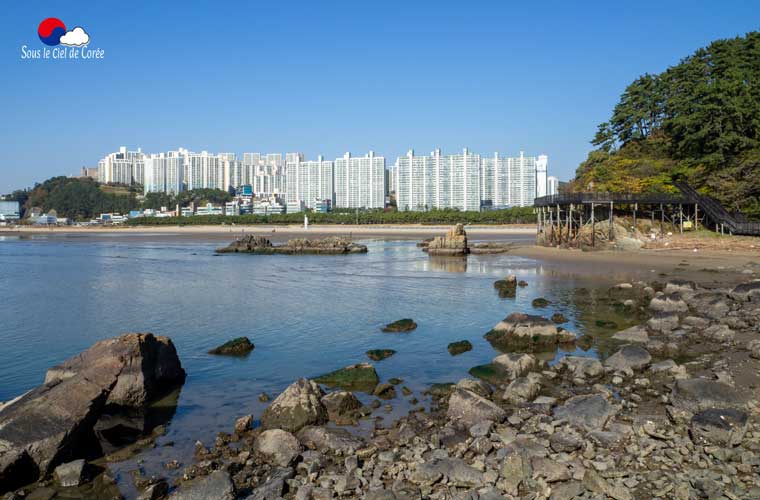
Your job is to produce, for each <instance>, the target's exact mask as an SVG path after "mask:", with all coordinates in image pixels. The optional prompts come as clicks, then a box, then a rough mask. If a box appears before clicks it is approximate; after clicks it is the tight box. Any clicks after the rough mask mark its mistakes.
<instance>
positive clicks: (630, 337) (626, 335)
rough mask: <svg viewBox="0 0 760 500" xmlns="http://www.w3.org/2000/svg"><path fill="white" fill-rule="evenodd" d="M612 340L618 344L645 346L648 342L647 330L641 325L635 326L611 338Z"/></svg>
mask: <svg viewBox="0 0 760 500" xmlns="http://www.w3.org/2000/svg"><path fill="white" fill-rule="evenodd" d="M612 340H617V341H620V342H631V343H638V344H646V343H647V342H649V334H648V333H647V329H646V327H645V326H643V325H636V326H632V327H630V328H626V329H625V330H621V331H619V332H617V333H615V334H614V335H613V336H612Z"/></svg>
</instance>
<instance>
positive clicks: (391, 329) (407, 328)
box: [383, 318, 417, 333]
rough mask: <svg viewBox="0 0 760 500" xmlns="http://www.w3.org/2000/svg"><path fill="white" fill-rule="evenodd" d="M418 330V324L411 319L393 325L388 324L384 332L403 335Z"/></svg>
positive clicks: (401, 320) (395, 322)
mask: <svg viewBox="0 0 760 500" xmlns="http://www.w3.org/2000/svg"><path fill="white" fill-rule="evenodd" d="M416 328H417V323H415V322H414V321H413V320H411V319H409V318H405V319H400V320H398V321H394V322H393V323H388V324H387V325H385V326H384V327H383V331H384V332H386V333H402V332H411V331H412V330H414V329H416Z"/></svg>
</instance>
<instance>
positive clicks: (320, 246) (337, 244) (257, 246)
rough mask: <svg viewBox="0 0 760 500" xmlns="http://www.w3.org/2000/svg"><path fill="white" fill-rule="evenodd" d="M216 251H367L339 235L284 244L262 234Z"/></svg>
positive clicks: (294, 240)
mask: <svg viewBox="0 0 760 500" xmlns="http://www.w3.org/2000/svg"><path fill="white" fill-rule="evenodd" d="M216 252H217V253H220V254H221V253H253V254H283V255H302V254H311V255H341V254H354V253H367V247H366V246H365V245H360V244H359V243H354V242H352V241H351V240H349V239H346V238H343V237H340V236H328V237H327V238H322V239H305V238H295V239H292V240H288V242H287V243H286V244H284V245H273V244H272V242H271V241H269V240H268V239H266V238H265V237H263V236H257V235H246V236H242V237H240V238H238V239H236V240H235V241H233V242H232V243H230V244H229V245H228V246H226V247H223V248H217V249H216Z"/></svg>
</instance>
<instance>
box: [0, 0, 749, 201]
mask: <svg viewBox="0 0 760 500" xmlns="http://www.w3.org/2000/svg"><path fill="white" fill-rule="evenodd" d="M575 4H576V2H500V1H499V2H497V1H494V2H479V1H468V2H443V1H435V2H422V1H419V2H415V1H408V0H407V1H405V2H404V1H399V2H396V1H384V2H365V1H356V0H353V1H347V2H337V1H336V2H329V1H317V0H310V1H304V2H290V1H284V0H281V1H277V2H211V1H209V2H189V1H183V2H171V1H161V2H144V3H143V2H113V1H101V2H71V1H67V2H56V1H46V2H12V3H7V4H6V5H4V6H3V11H4V15H3V18H4V20H5V21H4V23H3V29H2V30H0V42H1V43H0V75H2V76H1V77H0V102H1V103H2V106H1V109H2V110H3V115H4V116H3V120H2V121H0V146H1V147H0V155H2V156H1V157H0V160H1V161H0V193H3V192H8V191H10V190H12V189H15V188H20V187H26V186H31V185H32V184H33V183H34V182H36V181H42V180H44V179H46V178H48V177H51V176H53V175H60V174H64V175H68V174H72V173H76V172H78V170H79V168H80V167H81V166H95V165H96V164H97V160H98V159H99V158H100V157H102V156H103V155H105V154H106V153H107V152H110V151H113V150H115V149H116V148H118V146H120V145H126V146H128V147H130V148H135V147H137V146H141V147H142V148H143V150H144V151H149V152H154V151H162V150H168V149H173V148H176V147H178V146H182V147H186V148H188V149H191V150H201V149H206V150H209V151H233V152H237V153H242V152H244V151H261V152H275V151H280V152H287V151H303V152H304V153H305V154H306V155H307V157H315V156H316V155H317V154H320V153H321V154H323V155H325V156H326V157H328V158H333V157H335V156H338V155H341V154H342V153H343V152H345V151H351V152H352V153H353V154H363V153H365V152H366V151H367V150H369V149H373V150H375V151H376V152H378V153H381V154H383V155H385V156H386V158H387V162H388V163H389V164H391V163H392V162H393V161H394V160H395V157H396V156H398V155H399V154H403V153H405V152H406V150H407V149H409V148H414V149H415V150H417V151H418V152H420V153H427V152H429V151H430V150H432V149H433V148H435V147H440V148H442V149H443V150H444V151H452V150H460V149H461V148H462V147H465V146H466V147H469V148H470V149H471V150H473V151H476V152H479V153H481V154H492V153H493V151H500V152H501V153H503V154H516V153H517V152H518V151H519V150H520V149H523V150H525V151H526V152H528V153H530V154H541V153H545V154H548V155H549V170H550V174H553V175H557V176H559V177H560V179H562V180H566V179H568V178H570V177H572V175H573V172H574V170H575V168H576V167H577V165H578V163H579V162H580V161H582V160H583V159H584V158H585V156H586V154H587V153H588V151H589V150H590V148H591V147H590V145H589V142H588V141H589V139H591V137H592V136H593V135H594V132H595V130H596V125H597V124H598V123H599V122H601V121H604V120H606V119H607V118H608V116H609V114H610V111H611V109H612V107H613V106H614V104H615V102H616V101H617V99H618V96H619V95H620V93H621V92H622V90H623V89H624V88H625V86H626V84H627V83H629V82H630V81H631V80H633V79H634V78H635V77H637V76H638V75H640V74H642V73H645V72H659V71H662V70H663V69H665V68H666V67H668V66H670V65H673V64H675V63H677V62H678V61H679V59H681V58H682V57H684V56H686V55H688V54H690V53H691V52H693V51H694V50H695V49H697V48H698V47H701V46H704V45H706V44H707V43H709V42H710V41H711V40H714V39H718V38H727V37H733V36H736V35H741V34H744V33H746V32H747V31H751V30H754V29H758V28H759V27H760V23H758V15H757V2H753V1H747V2H732V1H723V2H700V1H689V2H681V1H678V2H667V1H658V2H645V1H639V2H626V3H625V5H622V4H623V3H622V2H577V6H576V5H575ZM616 4H621V5H616ZM47 17H57V18H59V19H61V20H62V21H63V22H64V23H65V24H66V26H67V28H68V29H72V28H73V27H74V26H77V25H79V26H82V27H84V28H85V30H86V31H87V32H88V33H89V34H90V37H91V41H90V46H89V47H90V48H102V49H103V50H104V51H105V59H103V60H99V61H94V60H22V59H21V47H22V45H27V46H28V47H29V48H30V49H38V48H43V47H44V46H43V44H42V42H40V40H39V38H38V37H37V26H38V24H39V23H40V21H42V20H43V19H44V18H47Z"/></svg>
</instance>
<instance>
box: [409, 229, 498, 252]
mask: <svg viewBox="0 0 760 500" xmlns="http://www.w3.org/2000/svg"><path fill="white" fill-rule="evenodd" d="M417 246H418V247H420V248H422V251H423V252H427V253H428V255H430V256H433V257H436V256H443V257H463V256H466V255H468V254H474V255H488V254H499V253H505V252H507V251H509V248H510V247H511V246H512V245H511V244H510V243H502V242H496V241H491V242H487V243H476V244H474V245H469V244H468V242H467V231H465V230H464V225H462V224H457V225H456V226H454V227H453V228H451V229H449V231H448V232H447V233H446V234H445V235H444V236H436V237H435V238H429V239H426V240H423V241H421V242H420V243H417Z"/></svg>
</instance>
